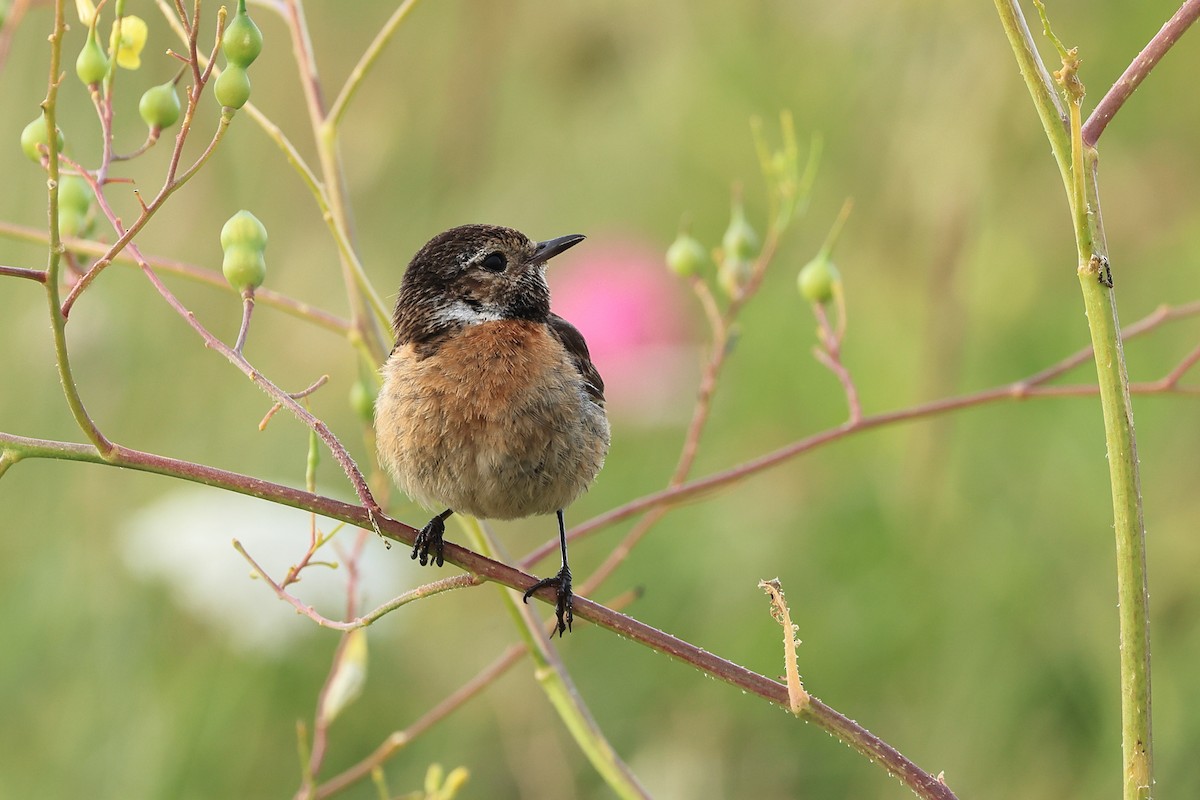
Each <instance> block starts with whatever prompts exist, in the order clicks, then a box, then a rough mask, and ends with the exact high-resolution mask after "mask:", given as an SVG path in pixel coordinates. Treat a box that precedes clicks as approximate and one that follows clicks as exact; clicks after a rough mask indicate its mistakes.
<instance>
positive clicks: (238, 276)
mask: <svg viewBox="0 0 1200 800" xmlns="http://www.w3.org/2000/svg"><path fill="white" fill-rule="evenodd" d="M221 249H223V250H224V251H225V259H224V261H222V262H221V271H222V272H224V273H225V280H227V281H229V284H230V285H231V286H232V287H233V288H234V289H237V290H238V291H239V292H244V291H246V290H247V289H257V288H258V287H259V286H262V282H263V279H264V278H266V276H267V262H266V260H264V259H263V251H264V250H266V249H267V229H266V228H265V227H263V224H262V223H261V222H259V221H258V217H256V216H254V215H253V214H251V213H250V212H249V211H245V210H242V211H239V212H237V213H236V214H234V215H233V216H232V217H230V218H229V219H228V220H227V221H226V222H225V224H224V225H223V226H222V227H221Z"/></svg>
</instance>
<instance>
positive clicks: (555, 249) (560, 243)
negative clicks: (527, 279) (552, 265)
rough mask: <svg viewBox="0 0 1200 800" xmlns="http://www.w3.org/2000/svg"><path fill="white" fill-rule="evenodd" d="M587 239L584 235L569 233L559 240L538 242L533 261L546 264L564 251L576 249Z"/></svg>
mask: <svg viewBox="0 0 1200 800" xmlns="http://www.w3.org/2000/svg"><path fill="white" fill-rule="evenodd" d="M586 238H587V237H586V236H584V235H583V234H582V233H569V234H567V235H566V236H559V237H558V238H557V239H547V240H546V241H544V242H538V243H537V249H535V250H534V251H533V259H532V261H533V263H534V264H544V263H545V262H547V261H549V260H550V259H552V258H554V257H555V256H556V255H558V254H559V253H561V252H562V251H563V250H566V249H568V248H571V247H574V246H575V245H577V244H579V243H580V242H582V241H583V240H584V239H586Z"/></svg>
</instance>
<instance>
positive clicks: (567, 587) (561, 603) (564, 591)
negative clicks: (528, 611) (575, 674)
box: [524, 509, 575, 639]
mask: <svg viewBox="0 0 1200 800" xmlns="http://www.w3.org/2000/svg"><path fill="white" fill-rule="evenodd" d="M558 543H559V545H560V546H561V547H562V569H560V570H559V571H558V574H557V575H555V576H554V577H553V578H542V579H541V580H540V581H538V582H537V583H535V584H534V585H533V586H530V587H529V589H528V591H526V592H525V598H524V599H525V602H526V603H528V602H529V596H530V595H531V594H533V593H534V592H536V591H537V590H538V589H541V588H543V587H546V586H553V587H554V588H555V589H556V590H557V595H558V602H557V603H555V605H554V611H555V614H557V616H558V625H557V626H555V629H554V630H553V631H550V638H554V634H555V632H556V631H557V633H558V638H560V639H561V638H562V635H563V633H565V632H566V631H569V630H571V622H572V620H574V618H575V617H574V615H573V614H572V613H571V598H572V597H574V596H575V595H574V593H573V592H572V591H571V568H570V567H569V566H567V525H566V523H565V522H563V512H562V509H559V510H558Z"/></svg>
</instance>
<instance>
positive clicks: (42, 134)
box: [21, 114, 63, 162]
mask: <svg viewBox="0 0 1200 800" xmlns="http://www.w3.org/2000/svg"><path fill="white" fill-rule="evenodd" d="M42 144H44V145H47V146H48V145H49V144H50V140H49V138H48V137H47V136H46V118H45V117H43V116H42V115H41V114H39V115H38V116H37V117H35V118H34V120H33V122H31V123H29V124H28V125H26V126H25V130H23V131H21V149H22V150H24V151H25V155H26V156H28V157H29V160H30V161H34V162H38V161H41V160H42V153H41V151H40V150H38V145H42ZM62 149H63V134H62V131H61V130H60V131H59V132H58V151H59V152H60V153H61V152H62Z"/></svg>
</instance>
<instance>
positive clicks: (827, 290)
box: [796, 254, 842, 305]
mask: <svg viewBox="0 0 1200 800" xmlns="http://www.w3.org/2000/svg"><path fill="white" fill-rule="evenodd" d="M841 282H842V276H841V274H840V273H839V272H838V268H837V267H835V266H834V265H833V262H832V261H830V260H829V257H828V256H826V255H823V254H822V255H819V256H817V257H816V258H814V259H813V260H812V261H810V262H808V263H807V264H805V265H804V266H803V267H802V268H801V269H800V274H799V275H798V276H797V277H796V284H797V286H798V287H799V288H800V295H801V296H802V297H803V298H804V299H805V300H807V301H808V302H810V303H821V304H822V305H824V304H825V303H828V302H829V301H830V300H832V299H833V292H834V287H836V286H837V285H838V284H840V283H841Z"/></svg>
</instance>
